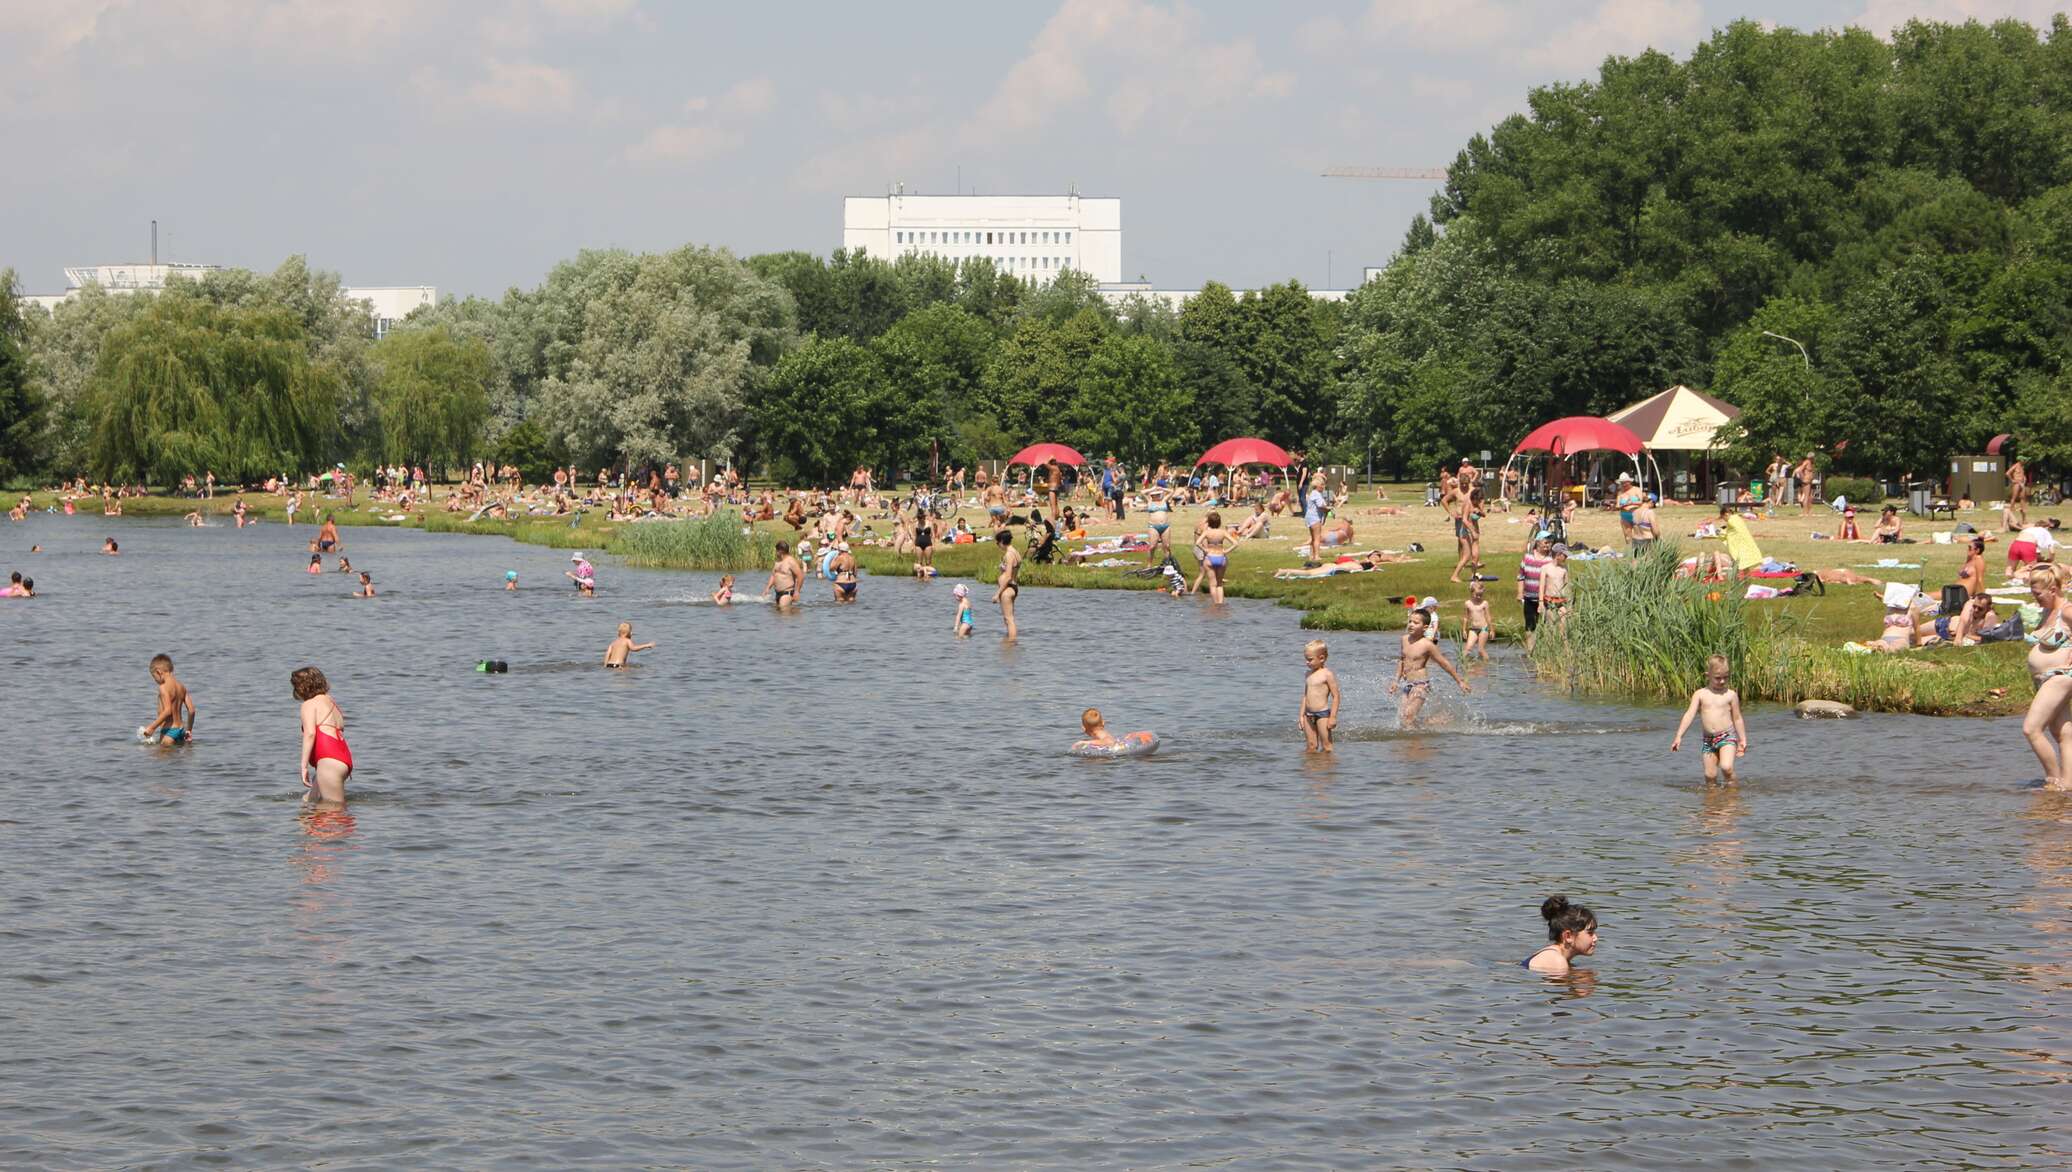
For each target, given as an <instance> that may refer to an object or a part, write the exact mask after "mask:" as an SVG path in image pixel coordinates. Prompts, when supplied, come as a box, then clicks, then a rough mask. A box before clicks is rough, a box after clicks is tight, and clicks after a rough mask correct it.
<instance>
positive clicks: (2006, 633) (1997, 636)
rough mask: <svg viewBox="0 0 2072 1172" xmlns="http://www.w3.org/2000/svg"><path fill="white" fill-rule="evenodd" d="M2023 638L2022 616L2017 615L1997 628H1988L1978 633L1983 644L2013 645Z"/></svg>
mask: <svg viewBox="0 0 2072 1172" xmlns="http://www.w3.org/2000/svg"><path fill="white" fill-rule="evenodd" d="M2021 637H2022V616H2020V615H2015V616H2014V617H2012V618H2010V619H2008V620H2007V621H2006V622H2004V623H2001V624H2000V625H1999V626H1996V627H1987V628H1986V629H1985V630H1983V631H1980V632H1979V633H1978V641H1979V642H1981V643H2011V642H2013V641H2015V640H2016V639H2019V638H2021Z"/></svg>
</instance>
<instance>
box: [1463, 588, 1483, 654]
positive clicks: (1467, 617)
mask: <svg viewBox="0 0 2072 1172" xmlns="http://www.w3.org/2000/svg"><path fill="white" fill-rule="evenodd" d="M1463 610H1464V612H1465V613H1463V614H1462V616H1461V624H1460V627H1461V639H1460V657H1461V659H1462V661H1463V662H1465V661H1466V660H1467V658H1468V656H1470V655H1474V654H1476V653H1478V652H1479V653H1480V654H1481V656H1482V658H1483V659H1485V660H1486V659H1488V658H1489V599H1488V598H1486V597H1484V596H1483V589H1482V579H1480V578H1477V579H1475V580H1474V581H1472V582H1470V583H1468V601H1467V605H1466V606H1465V607H1464V608H1463Z"/></svg>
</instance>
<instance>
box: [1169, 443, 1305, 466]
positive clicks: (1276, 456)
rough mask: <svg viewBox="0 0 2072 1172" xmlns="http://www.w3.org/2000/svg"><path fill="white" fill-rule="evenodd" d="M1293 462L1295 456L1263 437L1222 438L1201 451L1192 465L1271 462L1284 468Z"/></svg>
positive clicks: (1234, 464) (1236, 464)
mask: <svg viewBox="0 0 2072 1172" xmlns="http://www.w3.org/2000/svg"><path fill="white" fill-rule="evenodd" d="M1294 462H1295V457H1293V456H1291V455H1289V454H1288V453H1287V452H1286V451H1285V450H1284V449H1282V448H1281V447H1280V446H1279V445H1277V444H1270V443H1267V442H1266V441H1265V440H1263V439H1249V438H1247V439H1227V440H1224V441H1223V442H1222V443H1220V444H1217V445H1216V446H1215V447H1213V448H1210V449H1209V450H1208V451H1206V452H1203V453H1202V454H1201V459H1199V460H1196V461H1195V462H1194V466H1195V467H1197V468H1199V467H1201V466H1202V465H1203V464H1222V465H1224V466H1226V467H1232V468H1234V467H1236V466H1238V465H1239V464H1271V465H1273V466H1274V467H1276V468H1286V467H1287V466H1288V465H1290V464H1293V463H1294Z"/></svg>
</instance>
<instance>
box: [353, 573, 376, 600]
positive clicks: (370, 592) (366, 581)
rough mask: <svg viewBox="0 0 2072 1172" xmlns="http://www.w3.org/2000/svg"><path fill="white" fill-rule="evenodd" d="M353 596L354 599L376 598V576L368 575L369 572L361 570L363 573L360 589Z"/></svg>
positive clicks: (361, 574)
mask: <svg viewBox="0 0 2072 1172" xmlns="http://www.w3.org/2000/svg"><path fill="white" fill-rule="evenodd" d="M352 596H353V597H354V598H372V597H374V575H372V574H370V573H368V572H367V571H365V570H361V571H360V588H359V589H358V590H355V591H353V595H352Z"/></svg>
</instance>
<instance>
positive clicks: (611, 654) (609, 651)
mask: <svg viewBox="0 0 2072 1172" xmlns="http://www.w3.org/2000/svg"><path fill="white" fill-rule="evenodd" d="M653 646H654V644H653V643H635V642H634V641H633V624H632V623H620V624H619V637H618V638H616V639H613V640H612V642H611V646H609V647H606V648H605V649H604V666H606V667H625V666H626V656H628V655H629V654H631V653H633V652H635V651H646V650H647V649H648V648H650V647H653Z"/></svg>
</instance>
